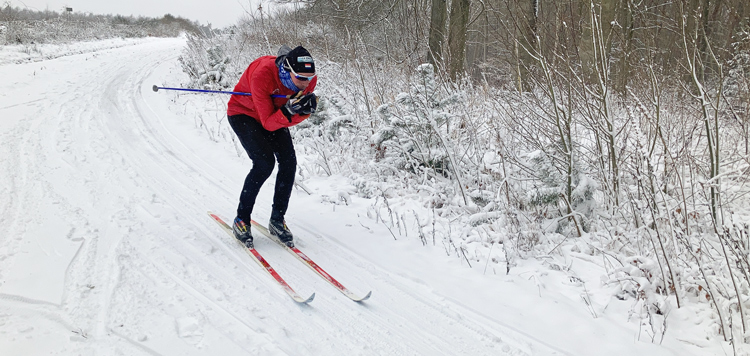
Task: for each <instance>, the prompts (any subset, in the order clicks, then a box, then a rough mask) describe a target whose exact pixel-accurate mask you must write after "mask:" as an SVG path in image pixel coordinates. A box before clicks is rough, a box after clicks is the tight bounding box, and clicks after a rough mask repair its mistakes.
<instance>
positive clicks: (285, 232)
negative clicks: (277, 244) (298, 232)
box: [268, 219, 294, 248]
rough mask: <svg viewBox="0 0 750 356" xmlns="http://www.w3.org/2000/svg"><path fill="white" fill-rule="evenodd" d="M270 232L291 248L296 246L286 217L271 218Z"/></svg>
mask: <svg viewBox="0 0 750 356" xmlns="http://www.w3.org/2000/svg"><path fill="white" fill-rule="evenodd" d="M268 232H270V233H271V235H273V236H276V238H278V239H279V241H281V243H283V244H284V245H287V246H288V247H289V248H292V247H294V242H293V241H292V239H293V238H294V236H292V232H291V231H289V228H288V227H287V226H286V222H285V221H284V219H271V221H269V222H268Z"/></svg>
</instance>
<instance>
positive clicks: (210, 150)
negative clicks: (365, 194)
mask: <svg viewBox="0 0 750 356" xmlns="http://www.w3.org/2000/svg"><path fill="white" fill-rule="evenodd" d="M183 46H184V40H182V39H143V40H128V41H124V40H111V41H100V42H98V43H97V44H95V45H93V44H91V43H81V44H71V45H67V46H65V47H64V48H63V47H60V46H58V47H55V46H39V47H40V49H39V52H41V53H45V55H43V56H36V57H35V58H31V56H29V55H28V54H24V53H23V49H20V48H19V49H13V48H10V47H5V48H2V50H1V51H0V78H2V79H3V80H2V81H0V167H1V168H0V196H2V199H1V200H0V354H2V355H40V354H59V355H69V354H76V355H78V354H81V355H154V354H157V355H248V354H250V355H300V354H309V355H463V354H465V355H516V356H521V355H634V354H638V355H643V356H651V355H681V356H682V355H696V356H699V355H721V354H731V353H732V351H731V348H730V347H729V346H727V345H726V344H720V343H719V342H718V341H716V340H715V339H714V338H709V336H708V335H707V333H708V331H707V330H706V328H707V326H706V325H704V324H710V320H707V319H709V318H710V314H707V315H696V314H699V313H701V312H705V309H690V308H689V307H688V308H681V309H677V308H676V307H675V306H671V309H670V310H669V313H670V314H669V315H670V317H669V319H668V325H667V328H668V332H667V334H666V335H665V336H664V339H663V341H662V340H661V336H660V335H655V334H653V331H651V330H644V329H642V328H640V327H639V326H640V325H641V324H640V323H639V322H638V320H637V318H636V317H635V316H632V318H631V316H630V314H629V313H630V310H631V307H632V305H631V304H632V303H633V301H632V300H630V301H620V300H618V299H616V298H613V297H611V295H612V294H613V293H612V290H613V289H614V288H615V287H614V286H608V285H605V284H602V283H596V282H594V281H602V277H603V276H605V275H606V271H604V270H602V269H601V268H600V267H599V264H597V263H594V262H595V261H594V259H595V258H602V257H601V256H599V257H594V256H592V255H590V254H587V253H586V252H587V251H586V245H585V244H581V246H582V247H581V249H580V250H579V251H568V254H567V255H566V256H570V257H569V260H566V261H563V262H564V263H561V262H560V261H558V260H555V259H552V258H549V259H545V258H540V259H539V260H529V261H514V262H513V263H514V266H513V269H512V270H511V273H510V274H506V271H505V268H504V263H499V264H495V263H493V264H492V265H491V266H490V267H489V268H487V267H485V266H487V264H486V262H487V259H489V258H495V259H498V260H500V261H504V258H505V257H504V256H503V253H502V246H494V249H493V250H492V255H491V256H486V258H487V259H481V260H478V261H477V260H476V259H471V261H470V262H471V264H472V267H469V266H468V265H467V262H468V259H466V260H464V259H458V258H455V257H454V256H447V255H446V253H445V250H444V248H443V247H442V246H440V245H438V246H433V245H432V244H431V243H428V244H427V245H426V246H423V244H422V242H421V241H420V238H419V237H418V235H417V233H416V232H415V231H416V230H414V229H413V227H411V228H412V230H411V231H408V233H406V234H402V233H401V231H399V232H392V231H389V230H388V229H387V228H386V227H385V226H384V225H383V224H381V223H379V222H378V221H377V219H376V218H375V216H374V215H375V214H373V211H372V209H373V206H374V205H373V199H364V198H361V197H358V196H356V195H354V194H352V191H353V190H352V189H351V182H348V181H347V180H346V179H343V178H342V177H339V176H333V177H308V178H307V179H306V180H305V181H304V186H305V187H306V188H307V189H308V190H309V191H310V194H308V193H306V192H305V191H303V190H302V189H295V191H294V193H293V197H292V203H291V207H290V211H289V213H288V215H287V221H288V222H289V224H290V226H291V228H292V229H293V231H294V232H295V234H296V236H297V245H298V246H299V247H300V248H301V249H302V250H303V251H304V252H305V253H306V254H307V255H308V256H310V257H311V258H312V259H313V260H315V261H316V262H317V263H318V264H320V265H321V267H323V268H324V269H325V270H326V271H327V272H329V273H330V274H331V275H332V276H334V277H335V278H336V279H338V280H339V281H340V282H342V283H343V284H344V285H345V286H347V287H348V288H349V289H351V290H352V291H353V292H355V293H360V294H363V293H366V292H367V291H368V290H372V291H373V295H372V298H371V299H370V300H368V301H366V302H364V303H362V304H357V303H353V302H351V301H349V300H348V299H347V298H346V297H344V296H342V295H340V294H339V292H338V291H336V290H334V289H333V288H332V287H330V286H329V285H328V284H327V283H326V282H325V281H323V280H322V279H321V278H319V277H317V276H315V275H314V273H313V272H312V271H310V270H309V269H307V267H305V266H304V265H303V264H301V263H300V262H298V261H297V260H295V259H294V257H293V256H291V255H290V254H288V253H286V252H285V251H284V250H282V249H281V248H280V247H279V246H278V245H276V244H274V243H272V242H271V241H268V240H267V239H264V238H260V237H259V238H258V239H257V242H256V247H257V248H258V250H259V251H261V253H262V254H263V255H264V257H266V258H267V259H268V261H269V262H270V263H271V265H272V266H274V267H275V268H276V269H277V271H278V272H279V273H280V274H281V276H282V277H284V278H285V279H286V280H287V281H288V282H289V284H290V285H291V286H292V287H293V288H295V290H297V291H298V292H299V293H300V294H301V295H309V294H311V293H312V292H316V298H315V300H314V301H313V302H312V303H311V304H310V305H307V306H301V305H297V304H295V303H294V302H293V301H292V300H291V299H289V298H288V296H286V294H285V293H284V292H283V291H282V290H281V289H280V288H279V287H278V285H276V284H275V282H274V281H273V280H271V278H270V277H268V276H267V275H266V274H265V273H264V272H262V271H260V270H259V268H258V266H257V265H255V264H254V263H253V262H252V261H251V260H250V259H249V258H248V257H247V256H246V254H245V253H244V252H243V251H242V250H241V249H240V248H239V246H238V244H236V243H235V242H234V241H233V240H232V239H231V238H229V237H228V236H227V235H226V234H225V233H224V232H223V231H222V230H221V229H220V228H219V227H218V226H216V224H215V223H214V222H213V221H211V219H210V218H209V217H208V216H207V215H206V211H207V210H213V211H215V212H217V213H219V214H220V215H222V216H223V217H224V218H225V219H229V218H231V217H232V216H233V212H234V209H235V207H236V199H237V196H238V194H239V190H240V187H241V184H242V181H243V180H244V177H245V175H246V174H247V171H248V169H249V166H250V164H249V161H248V159H247V158H246V157H245V156H244V153H243V152H241V149H239V148H238V146H237V143H236V142H233V141H232V140H231V137H230V138H226V137H224V136H222V135H225V132H226V125H227V123H226V120H225V118H224V111H223V110H224V105H225V103H226V100H227V99H228V97H218V96H217V97H212V99H210V100H205V99H202V100H197V99H196V98H198V97H196V96H191V95H194V94H179V93H170V92H163V91H160V92H159V93H154V92H153V91H152V90H151V86H152V85H154V84H162V85H170V86H178V85H179V83H180V82H181V81H185V80H186V78H185V76H184V74H182V73H181V71H180V67H179V64H178V62H177V57H178V56H179V54H180V51H181V49H182V47H183ZM14 51H15V52H14ZM19 51H20V52H19ZM19 59H20V60H19ZM200 98H205V97H200ZM196 111H198V112H201V114H200V116H198V115H193V114H194V112H196ZM217 127H219V129H217ZM222 128H223V129H222ZM221 137H224V138H226V139H219V138H221ZM298 158H299V160H300V161H301V164H304V163H305V161H306V160H312V159H315V157H311V156H307V155H300V157H298ZM272 184H273V179H270V180H269V181H268V182H267V183H266V186H265V187H264V189H263V190H262V191H261V195H260V196H259V198H258V203H257V207H256V214H255V215H254V216H253V218H255V219H256V220H258V221H261V222H264V221H265V219H267V214H265V211H264V209H268V207H270V204H271V194H272V192H273V189H272V187H271V186H272ZM410 208H413V209H414V211H415V214H417V215H418V216H421V217H427V216H430V215H429V212H426V211H424V210H420V209H424V208H421V205H420V204H414V206H413V207H410ZM477 218H478V219H479V218H482V219H489V218H494V217H491V216H486V215H481V214H480V215H477ZM422 219H424V218H422ZM256 235H258V234H256ZM498 266H500V267H498ZM633 319H636V320H633ZM652 339H653V340H655V341H653V342H652Z"/></svg>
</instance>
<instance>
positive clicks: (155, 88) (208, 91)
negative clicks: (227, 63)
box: [153, 85, 289, 98]
mask: <svg viewBox="0 0 750 356" xmlns="http://www.w3.org/2000/svg"><path fill="white" fill-rule="evenodd" d="M153 89H154V91H159V89H164V90H179V91H189V92H194V93H216V94H233V95H244V96H251V95H253V94H251V93H244V92H239V91H221V90H204V89H186V88H169V87H160V86H158V85H154V87H153ZM271 97H272V98H289V96H287V95H281V94H272V95H271Z"/></svg>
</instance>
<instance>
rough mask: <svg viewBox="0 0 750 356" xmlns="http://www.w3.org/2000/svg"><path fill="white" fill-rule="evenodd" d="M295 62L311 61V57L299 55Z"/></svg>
mask: <svg viewBox="0 0 750 356" xmlns="http://www.w3.org/2000/svg"><path fill="white" fill-rule="evenodd" d="M297 62H302V63H313V59H312V57H310V56H301V57H297Z"/></svg>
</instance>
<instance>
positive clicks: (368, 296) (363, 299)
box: [352, 291, 372, 303]
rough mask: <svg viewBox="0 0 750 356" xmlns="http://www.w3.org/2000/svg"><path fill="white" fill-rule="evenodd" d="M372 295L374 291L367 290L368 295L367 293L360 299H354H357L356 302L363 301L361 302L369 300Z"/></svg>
mask: <svg viewBox="0 0 750 356" xmlns="http://www.w3.org/2000/svg"><path fill="white" fill-rule="evenodd" d="M371 295H372V291H369V292H367V295H366V296H364V297H362V298H359V299H352V300H354V301H355V302H357V303H361V302H364V301H365V300H368V299H370V296H371Z"/></svg>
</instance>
